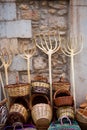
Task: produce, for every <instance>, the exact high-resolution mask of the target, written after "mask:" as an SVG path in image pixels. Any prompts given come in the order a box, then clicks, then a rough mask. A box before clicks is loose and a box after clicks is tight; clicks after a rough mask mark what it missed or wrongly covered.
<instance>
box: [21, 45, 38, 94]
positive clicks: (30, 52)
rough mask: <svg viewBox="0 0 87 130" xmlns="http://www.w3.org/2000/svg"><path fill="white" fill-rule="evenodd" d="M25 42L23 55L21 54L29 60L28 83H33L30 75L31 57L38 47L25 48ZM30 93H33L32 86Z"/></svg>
mask: <svg viewBox="0 0 87 130" xmlns="http://www.w3.org/2000/svg"><path fill="white" fill-rule="evenodd" d="M25 46H26V45H25V44H23V46H22V53H23V55H20V56H21V57H22V58H24V59H26V60H27V73H28V83H29V84H30V83H31V77H30V58H31V57H32V56H33V55H34V53H35V50H36V47H35V46H34V47H33V48H28V46H27V49H26V50H25ZM30 95H31V88H30Z"/></svg>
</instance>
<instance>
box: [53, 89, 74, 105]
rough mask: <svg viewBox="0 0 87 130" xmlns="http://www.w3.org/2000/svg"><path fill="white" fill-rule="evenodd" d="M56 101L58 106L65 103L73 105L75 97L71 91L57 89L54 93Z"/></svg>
mask: <svg viewBox="0 0 87 130" xmlns="http://www.w3.org/2000/svg"><path fill="white" fill-rule="evenodd" d="M54 103H55V105H56V106H57V107H59V106H65V105H70V106H72V105H73V97H72V96H71V94H70V91H68V90H65V89H61V90H57V91H56V92H55V93H54Z"/></svg>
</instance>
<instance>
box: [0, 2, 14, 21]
mask: <svg viewBox="0 0 87 130" xmlns="http://www.w3.org/2000/svg"><path fill="white" fill-rule="evenodd" d="M15 19H16V4H15V3H0V20H1V21H3V20H15Z"/></svg>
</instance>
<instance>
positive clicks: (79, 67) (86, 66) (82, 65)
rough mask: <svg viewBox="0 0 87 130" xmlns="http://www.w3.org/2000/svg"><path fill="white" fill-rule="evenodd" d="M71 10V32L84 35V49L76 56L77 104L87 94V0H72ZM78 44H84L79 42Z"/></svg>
mask: <svg viewBox="0 0 87 130" xmlns="http://www.w3.org/2000/svg"><path fill="white" fill-rule="evenodd" d="M70 7H71V9H72V10H71V12H72V14H73V18H72V21H73V24H72V22H71V24H72V25H71V26H72V31H71V34H72V35H73V34H75V35H77V36H78V35H79V36H81V35H82V36H83V38H84V40H83V50H82V52H81V53H79V54H78V55H76V56H75V57H74V61H75V86H76V102H77V106H79V104H80V103H82V102H83V101H84V100H85V98H86V96H87V44H86V41H87V38H86V37H87V13H86V12H87V1H85V0H83V1H81V0H77V1H75V0H74V1H73V2H72V1H71V6H70ZM71 17H72V15H71ZM78 44H80V46H81V44H82V42H81V41H80V43H79V42H78Z"/></svg>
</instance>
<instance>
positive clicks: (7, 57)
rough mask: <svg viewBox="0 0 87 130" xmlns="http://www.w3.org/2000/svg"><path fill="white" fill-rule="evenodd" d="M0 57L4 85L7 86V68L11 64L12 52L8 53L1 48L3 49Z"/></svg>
mask: <svg viewBox="0 0 87 130" xmlns="http://www.w3.org/2000/svg"><path fill="white" fill-rule="evenodd" d="M9 52H11V51H10V50H9ZM0 57H1V62H2V66H1V67H3V66H4V69H5V78H6V85H8V68H9V66H10V65H11V63H12V52H11V53H8V51H7V50H6V48H3V49H1V52H0Z"/></svg>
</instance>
